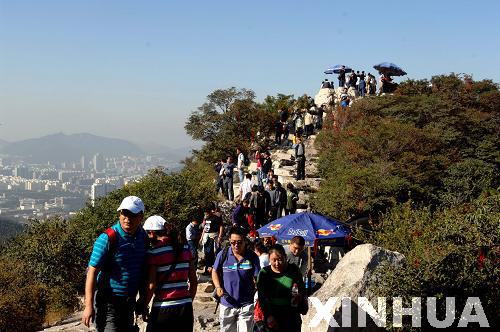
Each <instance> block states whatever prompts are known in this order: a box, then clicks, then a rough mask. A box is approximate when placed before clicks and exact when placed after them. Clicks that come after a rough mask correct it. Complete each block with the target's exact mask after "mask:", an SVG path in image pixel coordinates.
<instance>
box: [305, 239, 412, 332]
mask: <svg viewBox="0 0 500 332" xmlns="http://www.w3.org/2000/svg"><path fill="white" fill-rule="evenodd" d="M404 261H405V257H404V256H403V255H402V254H400V253H398V252H394V251H389V250H385V249H383V248H380V247H376V246H374V245H372V244H363V245H359V246H357V247H356V248H354V249H353V250H351V251H350V252H348V253H347V254H346V255H345V256H344V257H343V258H342V259H341V260H340V261H339V263H338V264H337V267H336V268H335V270H334V271H333V272H332V274H331V275H330V276H329V277H328V279H327V280H326V281H325V283H324V284H323V286H322V287H321V288H320V289H319V290H318V291H316V292H315V293H314V294H313V295H312V297H316V298H318V299H319V300H320V301H321V303H322V304H323V305H324V304H325V303H326V302H327V301H328V299H329V298H330V297H339V298H342V297H349V298H350V299H351V302H350V303H351V324H352V327H349V328H347V327H331V326H328V323H327V322H326V321H325V320H324V319H323V320H322V321H321V322H320V323H319V324H318V325H317V326H316V327H309V323H310V322H311V320H312V319H313V317H314V316H315V315H316V313H317V312H316V309H315V307H314V306H312V305H310V309H309V312H308V313H307V315H305V316H304V317H303V318H302V322H303V323H302V331H309V332H319V331H344V330H345V331H361V330H363V331H379V330H380V331H382V330H384V329H381V328H378V327H377V326H375V324H374V323H373V322H372V321H371V319H370V318H369V317H368V318H367V327H356V324H357V322H358V315H357V311H358V306H357V301H358V297H367V298H368V299H369V300H370V303H372V304H373V306H374V307H375V308H376V305H377V301H376V296H375V295H374V294H372V292H371V291H370V286H371V285H373V283H374V280H373V279H372V276H373V272H374V271H375V269H376V268H377V267H378V266H380V265H381V264H382V263H389V264H391V265H394V266H402V265H403V264H404ZM374 300H375V301H374ZM340 308H341V303H340V301H337V303H336V304H335V306H334V307H333V309H332V310H331V313H332V314H333V318H334V319H335V321H336V322H337V323H338V325H339V326H342V319H341V316H342V312H341V310H340Z"/></svg>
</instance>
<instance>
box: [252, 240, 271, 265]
mask: <svg viewBox="0 0 500 332" xmlns="http://www.w3.org/2000/svg"><path fill="white" fill-rule="evenodd" d="M267 251H268V250H267V248H266V246H265V245H264V243H262V241H256V242H255V247H254V252H255V254H256V255H257V256H259V261H260V268H261V269H262V268H264V267H266V266H269V254H268V252H267Z"/></svg>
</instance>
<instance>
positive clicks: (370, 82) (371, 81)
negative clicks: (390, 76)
mask: <svg viewBox="0 0 500 332" xmlns="http://www.w3.org/2000/svg"><path fill="white" fill-rule="evenodd" d="M366 77H367V78H366V87H367V93H368V94H369V95H374V94H375V93H376V92H377V80H376V79H375V76H373V75H372V74H370V73H368V75H367V76H366Z"/></svg>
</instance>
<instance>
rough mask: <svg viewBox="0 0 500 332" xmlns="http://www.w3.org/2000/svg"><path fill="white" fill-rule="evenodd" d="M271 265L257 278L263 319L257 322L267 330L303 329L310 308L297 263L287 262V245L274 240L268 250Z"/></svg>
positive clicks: (294, 330)
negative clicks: (304, 318) (284, 245)
mask: <svg viewBox="0 0 500 332" xmlns="http://www.w3.org/2000/svg"><path fill="white" fill-rule="evenodd" d="M269 261H270V265H269V266H267V267H265V268H263V269H262V270H261V272H260V273H259V277H258V279H257V290H258V295H259V305H260V308H261V309H262V311H263V313H264V315H263V316H264V317H263V318H264V319H263V321H261V322H257V326H258V325H260V324H262V325H263V326H265V328H266V329H265V330H266V331H277V332H300V329H301V325H302V319H301V318H300V315H301V314H302V315H305V314H306V313H307V311H308V304H307V296H306V291H305V284H304V280H303V278H302V276H301V274H300V271H299V269H298V268H297V266H296V265H295V264H291V263H289V262H287V258H286V254H285V249H284V248H283V246H282V245H280V244H275V245H273V246H272V247H271V249H270V250H269Z"/></svg>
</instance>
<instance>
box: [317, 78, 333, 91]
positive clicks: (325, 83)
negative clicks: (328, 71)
mask: <svg viewBox="0 0 500 332" xmlns="http://www.w3.org/2000/svg"><path fill="white" fill-rule="evenodd" d="M331 88H332V85H331V83H330V82H329V81H328V78H325V80H324V81H323V82H321V88H320V89H331Z"/></svg>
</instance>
